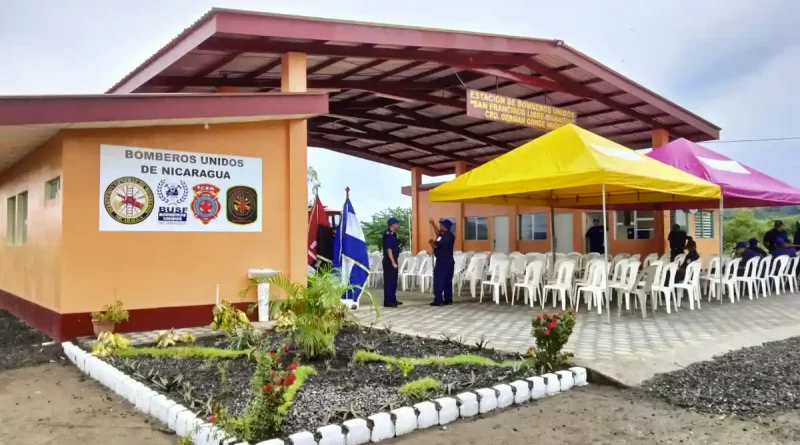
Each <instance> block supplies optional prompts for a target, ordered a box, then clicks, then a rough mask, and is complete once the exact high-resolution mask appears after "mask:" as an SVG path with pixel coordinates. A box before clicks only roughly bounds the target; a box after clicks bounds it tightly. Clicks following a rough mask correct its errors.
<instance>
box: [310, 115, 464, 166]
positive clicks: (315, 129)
mask: <svg viewBox="0 0 800 445" xmlns="http://www.w3.org/2000/svg"><path fill="white" fill-rule="evenodd" d="M337 123H338V124H339V125H341V126H344V127H349V128H351V129H352V130H355V131H347V130H338V129H331V128H322V127H320V126H318V125H313V121H312V122H310V124H312V125H309V128H308V131H309V133H320V134H328V135H332V136H344V137H353V138H359V139H368V140H371V141H382V142H389V143H394V144H401V145H405V146H406V147H408V148H410V149H412V150H415V151H419V152H423V153H427V154H430V155H432V156H444V157H446V158H448V159H453V160H456V161H466V162H467V163H470V164H473V165H477V163H476V162H475V160H474V159H472V158H466V157H464V156H459V155H457V154H454V153H450V152H447V151H444V150H440V149H438V148H435V147H429V146H427V145H422V144H418V143H415V142H411V141H409V140H407V139H404V138H401V137H398V136H393V135H392V134H391V132H383V131H378V130H374V129H372V128H369V127H367V126H364V125H360V124H356V123H352V122H344V123H342V122H337ZM323 125H325V124H323ZM395 131H396V130H395Z"/></svg>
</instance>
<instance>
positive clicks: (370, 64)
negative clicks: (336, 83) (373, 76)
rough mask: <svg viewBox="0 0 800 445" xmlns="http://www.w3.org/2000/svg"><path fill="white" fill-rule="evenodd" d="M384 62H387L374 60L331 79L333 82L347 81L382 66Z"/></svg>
mask: <svg viewBox="0 0 800 445" xmlns="http://www.w3.org/2000/svg"><path fill="white" fill-rule="evenodd" d="M384 62H385V60H383V59H376V60H373V61H371V62H367V63H365V64H363V65H358V66H355V67H353V68H351V69H349V70H347V71H345V72H343V73H339V74H336V75H334V76H331V78H330V79H331V80H339V79H347V78H348V77H350V76H353V75H355V74H358V73H360V72H362V71H365V70H368V69H370V68H372V67H375V66H378V65H380V64H382V63H384Z"/></svg>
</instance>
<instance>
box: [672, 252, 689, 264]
mask: <svg viewBox="0 0 800 445" xmlns="http://www.w3.org/2000/svg"><path fill="white" fill-rule="evenodd" d="M684 259H686V254H685V253H679V254H677V255H675V259H674V260H672V262H673V263H678V265H681V264H682V263H683V260H684Z"/></svg>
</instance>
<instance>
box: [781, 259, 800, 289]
mask: <svg viewBox="0 0 800 445" xmlns="http://www.w3.org/2000/svg"><path fill="white" fill-rule="evenodd" d="M798 264H800V257H797V256H795V257H792V258H789V265H788V266H787V267H786V271H785V273H784V274H783V275H782V276H783V281H784V282H786V285H787V286H788V287H789V292H790V293H795V292H797V284H798V283H797V266H798Z"/></svg>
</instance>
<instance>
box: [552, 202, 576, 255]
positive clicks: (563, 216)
mask: <svg viewBox="0 0 800 445" xmlns="http://www.w3.org/2000/svg"><path fill="white" fill-rule="evenodd" d="M553 226H554V227H553V229H554V230H553V232H554V233H553V247H554V248H555V250H556V253H570V252H572V251H573V250H572V239H573V236H572V213H571V212H570V213H556V215H555V218H554V221H553Z"/></svg>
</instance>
